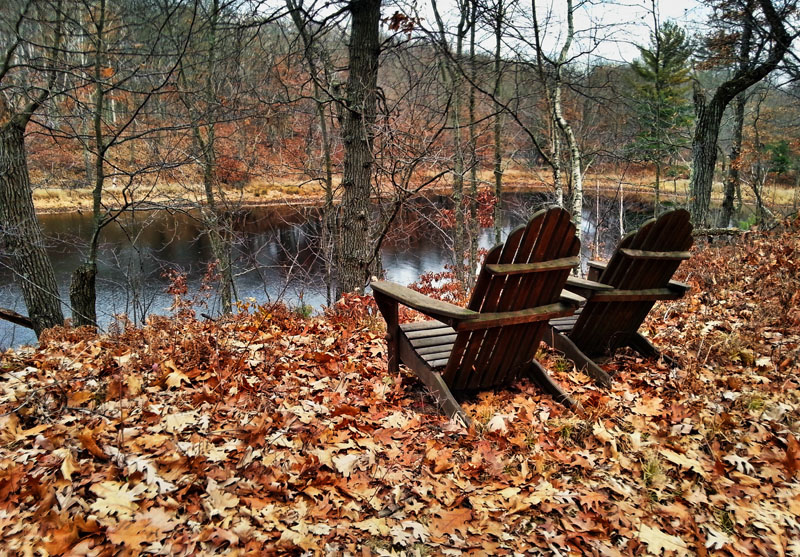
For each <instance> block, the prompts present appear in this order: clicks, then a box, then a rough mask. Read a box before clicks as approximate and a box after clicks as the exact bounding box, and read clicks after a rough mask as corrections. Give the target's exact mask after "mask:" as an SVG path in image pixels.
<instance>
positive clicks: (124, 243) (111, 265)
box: [0, 194, 651, 348]
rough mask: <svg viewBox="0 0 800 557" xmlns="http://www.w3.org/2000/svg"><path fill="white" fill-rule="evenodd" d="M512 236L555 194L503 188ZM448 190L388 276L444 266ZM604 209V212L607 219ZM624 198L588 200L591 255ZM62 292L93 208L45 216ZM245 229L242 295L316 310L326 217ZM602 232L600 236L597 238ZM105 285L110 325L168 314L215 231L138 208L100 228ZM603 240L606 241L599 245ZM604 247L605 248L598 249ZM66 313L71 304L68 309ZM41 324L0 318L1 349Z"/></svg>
mask: <svg viewBox="0 0 800 557" xmlns="http://www.w3.org/2000/svg"><path fill="white" fill-rule="evenodd" d="M503 199H504V209H505V210H504V213H503V218H502V225H503V235H504V237H505V235H507V234H508V232H509V231H510V230H511V229H512V228H513V227H516V226H518V225H520V224H522V223H523V222H525V220H526V219H527V217H528V216H529V215H530V214H532V213H533V212H534V211H536V210H537V209H539V208H541V206H542V204H543V203H544V202H545V201H546V198H545V196H544V195H543V194H509V195H506V196H504V198H503ZM447 201H448V200H447V198H446V197H444V196H433V197H430V198H428V199H423V200H419V201H417V202H416V203H414V204H411V205H410V206H409V207H408V209H407V210H405V211H403V213H402V214H401V215H400V216H399V218H398V220H397V224H396V225H395V227H394V230H393V233H392V235H391V237H389V238H387V240H386V242H385V244H384V247H383V251H382V258H383V266H384V268H385V270H386V277H387V278H388V279H389V280H393V281H395V282H399V283H400V284H410V283H412V282H415V281H416V280H417V279H418V278H419V276H420V275H422V274H424V273H427V272H438V271H442V270H444V268H445V265H447V264H449V263H450V262H451V252H450V248H449V247H448V241H447V238H446V235H445V234H444V233H443V232H442V230H441V229H440V227H439V226H438V219H437V214H438V211H439V210H440V209H441V208H444V207H446V203H447ZM650 211H651V209H650V208H649V207H647V206H646V205H643V204H641V203H635V204H632V205H628V206H626V207H625V210H624V214H623V217H622V219H623V222H624V226H625V230H626V231H629V230H633V229H635V228H636V227H638V226H639V225H640V224H641V223H642V222H643V221H644V220H646V219H647V218H648V217H649V216H650V214H651V213H650ZM598 215H599V217H598ZM619 220H620V210H619V202H618V201H617V200H614V199H606V198H601V199H600V200H596V199H587V201H586V203H585V210H584V223H583V230H584V234H583V237H584V245H583V256H584V258H588V257H594V256H596V254H595V253H594V251H599V254H600V255H601V256H603V255H605V254H606V251H607V250H608V249H613V247H614V246H615V245H616V243H617V242H618V241H619V233H620V225H619ZM40 222H41V224H42V227H43V229H44V232H45V235H46V236H47V239H48V240H47V242H48V251H49V254H50V257H51V260H52V261H53V266H54V268H55V272H56V277H57V280H58V283H59V289H60V292H61V296H62V299H64V300H67V299H68V292H69V281H70V273H71V272H72V271H73V270H74V269H75V268H76V267H77V266H78V265H79V264H80V263H81V261H82V257H83V254H84V250H85V246H86V239H87V238H88V235H89V231H90V228H91V218H90V216H89V215H88V214H80V213H67V214H55V215H42V216H40ZM234 227H235V230H236V244H235V257H236V264H235V266H236V279H235V282H236V294H237V297H238V298H239V299H240V300H248V299H250V298H252V299H255V300H256V301H257V302H259V303H263V302H268V301H276V300H282V301H284V302H286V303H287V304H289V305H290V306H298V305H301V304H307V305H310V306H312V307H313V308H314V309H315V310H319V309H321V308H322V307H323V306H324V305H325V304H326V301H327V295H326V287H325V284H324V282H325V281H324V276H323V266H322V264H321V261H320V259H319V258H318V257H317V256H316V255H315V254H316V253H317V250H316V246H317V239H318V237H319V228H320V225H319V219H318V218H317V216H316V213H315V212H314V211H313V210H312V209H288V208H283V209H280V210H276V209H274V208H269V209H265V208H254V209H247V210H244V211H242V212H241V214H240V215H239V216H238V218H237V219H236V221H235V225H234ZM596 238H597V243H596V242H595V239H596ZM493 240H494V232H493V230H492V229H484V230H482V231H481V237H480V245H481V247H484V248H488V247H491V246H492V245H493V244H494V241H493ZM101 244H102V248H101V254H100V262H99V275H98V283H97V298H98V299H97V315H98V319H99V321H100V325H101V328H104V327H106V326H107V325H108V324H109V323H110V322H111V321H112V320H113V318H114V316H115V315H120V314H126V315H128V317H129V318H130V319H132V320H133V321H135V322H137V323H141V322H142V321H143V320H144V318H145V317H146V315H148V314H151V313H159V314H166V313H169V306H170V304H171V296H170V295H168V294H167V293H166V288H167V286H168V284H169V281H168V279H167V278H165V276H164V275H165V273H166V272H167V271H169V270H171V269H178V270H180V271H182V272H184V273H186V275H187V278H188V282H189V286H190V292H192V291H195V292H196V291H199V290H200V288H201V284H202V277H203V275H204V274H205V272H206V269H207V264H208V262H209V261H210V260H211V259H212V256H211V247H210V243H209V241H208V237H207V236H206V235H205V234H203V232H202V228H201V226H200V223H199V222H198V221H197V220H196V219H195V218H194V217H193V216H192V215H190V214H185V213H168V212H166V211H159V212H153V211H149V212H137V213H134V214H126V215H124V216H123V217H122V218H121V219H120V222H119V223H115V224H111V225H109V226H107V227H106V228H105V229H104V231H103V233H102V235H101ZM598 244H599V245H598ZM598 248H599V249H598ZM206 304H207V306H206V307H201V308H199V311H202V312H204V313H207V314H211V315H216V313H217V312H218V311H219V301H218V300H217V299H216V297H215V295H214V292H213V291H212V292H210V294H209V296H208V298H207V300H206ZM0 307H5V308H10V309H12V310H15V311H18V312H19V313H22V314H26V313H27V311H26V309H25V306H24V303H23V301H22V296H21V293H20V291H19V289H18V287H17V286H16V284H14V280H13V275H12V274H11V272H10V271H9V269H8V261H7V260H5V259H4V258H2V257H0ZM64 313H65V315H69V308H68V307H66V306H65V307H64ZM35 340H36V338H35V336H34V335H33V332H32V331H30V330H28V329H25V328H22V327H17V326H15V325H13V324H11V323H9V322H7V321H2V320H0V348H6V347H9V346H15V345H19V344H25V343H32V342H35Z"/></svg>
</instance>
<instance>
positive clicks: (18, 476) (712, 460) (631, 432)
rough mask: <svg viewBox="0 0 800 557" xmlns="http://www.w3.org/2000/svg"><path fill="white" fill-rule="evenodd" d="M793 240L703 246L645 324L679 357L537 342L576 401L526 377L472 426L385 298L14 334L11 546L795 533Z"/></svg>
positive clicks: (264, 547)
mask: <svg viewBox="0 0 800 557" xmlns="http://www.w3.org/2000/svg"><path fill="white" fill-rule="evenodd" d="M799 256H800V232H799V231H798V226H797V223H794V224H793V225H791V226H787V227H786V228H785V229H784V230H782V231H781V232H777V233H773V234H770V235H751V236H749V237H747V238H745V239H743V240H741V241H740V242H738V243H737V244H735V245H730V246H721V247H720V246H716V245H711V246H706V247H703V248H702V249H697V250H695V253H694V256H693V258H692V260H691V261H689V262H688V264H686V267H685V268H684V269H683V270H682V272H683V277H684V279H685V280H688V281H689V282H690V283H691V284H692V285H693V290H692V292H691V294H690V295H689V296H687V298H685V299H684V300H681V301H679V302H676V303H671V304H669V305H659V306H656V308H655V309H654V310H653V312H651V316H650V318H649V320H648V321H647V322H646V324H645V326H644V330H646V332H647V333H648V334H649V336H651V337H652V338H653V339H654V342H655V343H656V344H657V345H659V346H660V347H661V348H662V349H664V351H665V352H667V353H669V354H671V355H673V356H674V357H675V358H676V360H677V365H676V366H675V367H674V368H670V367H669V366H667V365H666V364H664V363H663V362H658V361H654V360H647V359H642V358H639V357H638V356H636V355H635V354H632V353H624V352H623V353H621V354H618V355H617V356H616V357H615V358H613V359H612V360H610V361H609V362H608V364H607V365H606V369H607V370H609V371H610V372H612V373H615V374H616V381H615V384H614V387H613V388H612V389H610V390H604V389H600V388H597V387H596V386H594V385H593V384H592V383H591V382H590V380H589V379H588V378H587V377H586V376H585V375H583V374H581V373H579V372H577V371H575V370H574V369H573V366H572V365H571V364H570V363H569V362H568V361H566V360H564V359H562V358H560V357H559V355H558V354H555V353H542V354H541V357H542V360H543V361H544V363H545V365H546V367H548V368H549V369H550V370H552V372H553V375H554V376H555V377H556V378H557V379H558V380H559V381H560V382H561V383H562V384H563V385H564V386H565V387H566V388H567V389H568V390H570V391H571V392H572V394H574V396H575V397H576V398H578V399H579V400H580V401H581V403H582V405H583V407H584V409H585V411H584V412H583V413H581V414H575V413H573V412H571V411H568V410H566V409H564V408H563V407H561V406H560V405H558V404H557V403H555V402H553V400H552V399H551V398H550V397H548V396H546V395H543V394H542V393H541V391H539V390H538V388H537V387H536V386H535V385H532V384H531V383H529V382H528V381H527V380H524V379H522V380H520V381H518V382H517V383H516V384H515V385H513V386H512V387H511V388H509V389H507V390H503V391H499V392H495V393H483V394H481V395H479V396H477V397H476V398H474V399H471V400H467V401H465V402H464V408H465V410H466V411H467V412H468V413H469V414H470V415H471V416H473V418H474V419H475V425H474V427H473V428H471V429H469V430H467V429H464V428H462V427H460V426H458V425H456V424H453V423H450V422H448V421H447V420H446V419H444V418H443V417H441V416H440V415H439V414H438V413H437V412H436V409H435V407H434V406H433V405H432V402H431V400H430V398H429V397H428V396H427V394H426V393H425V392H424V391H423V390H421V388H420V387H419V382H418V381H417V380H416V379H415V378H414V377H413V376H410V375H408V374H405V373H402V374H401V375H399V376H389V375H387V373H386V358H385V350H386V348H385V341H384V340H383V332H382V330H381V327H382V321H381V320H380V318H377V317H376V316H375V315H374V314H373V312H372V311H371V310H370V307H371V306H370V300H369V299H368V298H357V297H351V298H349V299H347V300H346V301H344V302H341V303H340V304H339V306H338V308H337V309H338V312H331V313H330V314H328V315H326V316H325V317H320V318H314V319H308V320H305V319H301V318H298V317H297V316H296V315H294V314H292V313H290V312H288V311H287V310H286V309H284V308H281V307H272V308H249V309H248V308H243V309H244V311H242V313H240V314H239V315H238V316H237V317H235V318H232V319H231V320H229V321H219V322H210V321H199V320H196V319H194V318H193V317H192V316H191V315H190V314H189V313H187V312H182V313H181V316H180V317H176V318H175V319H166V318H155V319H153V320H152V321H151V322H150V324H149V325H148V326H147V327H146V328H144V329H141V330H135V329H132V330H126V331H121V332H119V333H117V334H115V335H109V336H103V337H97V336H94V335H93V334H90V333H87V332H84V331H81V330H77V331H76V330H68V329H65V330H60V331H53V332H52V333H51V334H50V335H49V336H48V337H47V338H45V339H44V340H43V341H42V342H41V346H40V347H39V348H36V349H21V350H18V351H16V352H12V351H9V352H7V353H5V354H3V355H2V357H1V359H0V376H1V377H2V379H1V380H0V413H1V414H2V417H0V535H2V538H3V544H2V547H0V552H3V551H7V552H8V553H9V554H25V553H27V554H34V553H36V552H38V554H41V555H60V554H65V555H114V554H120V555H137V554H141V553H147V554H155V555H195V554H223V553H225V554H227V553H234V554H242V555H246V554H252V555H260V554H271V553H289V554H300V553H307V554H351V555H355V554H361V555H370V554H376V555H393V554H396V555H403V554H409V555H420V554H421V555H431V554H433V555H458V554H461V553H466V554H474V555H483V554H495V555H502V554H509V555H510V554H513V553H515V552H516V553H537V552H542V553H560V554H584V553H590V554H591V553H593V554H603V555H616V554H631V553H633V554H643V553H650V554H654V555H660V554H662V553H668V554H669V553H671V554H679V555H683V554H687V553H694V554H699V555H706V554H711V553H717V552H718V553H729V554H735V555H746V554H755V553H762V554H765V555H781V554H789V555H791V554H800V543H798V539H800V522H799V521H798V518H797V517H798V516H799V515H800V474H799V473H798V470H800V448H798V442H797V439H798V436H799V435H800V422H799V420H800V418H799V417H798V408H799V407H800V390H799V389H798V377H797V372H798V359H799V358H798V349H799V348H800V336H799V335H798V333H799V329H800V327H798V321H800V299H798V296H799V295H798V294H797V292H798V288H797V286H798V279H799V278H800V272H799V271H798V269H800V260H799ZM3 547H4V548H5V549H2V548H3Z"/></svg>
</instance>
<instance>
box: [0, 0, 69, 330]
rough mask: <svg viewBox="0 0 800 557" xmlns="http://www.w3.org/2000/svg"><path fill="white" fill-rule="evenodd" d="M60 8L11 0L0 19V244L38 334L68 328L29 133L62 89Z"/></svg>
mask: <svg viewBox="0 0 800 557" xmlns="http://www.w3.org/2000/svg"><path fill="white" fill-rule="evenodd" d="M62 8H63V5H62V2H61V1H60V0H57V1H55V2H51V1H48V0H25V1H16V0H8V2H7V3H6V5H5V6H4V8H3V11H2V16H0V46H1V47H2V52H1V54H0V56H2V62H0V64H2V65H0V239H1V240H2V245H3V248H4V250H5V251H6V252H7V253H8V254H9V256H10V259H11V266H12V267H13V269H14V274H15V277H16V278H17V282H18V284H19V286H20V289H21V290H22V295H23V297H24V299H25V305H26V307H27V308H28V316H29V318H30V321H31V325H32V327H33V329H34V331H35V332H36V335H37V336H38V335H40V334H41V332H42V331H43V330H44V329H47V328H49V327H53V326H55V325H60V324H61V323H63V321H64V316H63V313H62V311H61V299H60V298H59V293H58V286H57V284H56V279H55V274H54V272H53V267H52V265H51V263H50V260H49V259H48V257H47V252H46V251H45V246H44V240H43V237H42V232H41V229H40V228H39V222H38V221H37V219H36V213H35V210H34V207H33V196H32V192H31V184H30V177H29V175H28V164H27V157H26V150H25V132H26V129H27V127H28V124H29V123H30V121H31V118H32V117H33V116H34V114H35V113H36V112H37V111H38V110H39V109H40V107H41V106H42V105H43V103H45V102H46V101H47V100H48V99H49V98H50V97H51V96H52V95H53V94H54V92H55V90H56V84H57V79H58V77H59V69H60V65H61V61H62V58H63V50H62V47H63V36H64V11H63V9H62Z"/></svg>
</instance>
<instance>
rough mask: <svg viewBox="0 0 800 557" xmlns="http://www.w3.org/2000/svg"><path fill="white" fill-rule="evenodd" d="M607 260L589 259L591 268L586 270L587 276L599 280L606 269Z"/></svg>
mask: <svg viewBox="0 0 800 557" xmlns="http://www.w3.org/2000/svg"><path fill="white" fill-rule="evenodd" d="M606 265H608V263H607V262H606V261H596V260H595V261H589V270H588V271H587V272H586V278H587V279H589V280H598V279H599V278H600V275H601V274H603V271H605V270H606Z"/></svg>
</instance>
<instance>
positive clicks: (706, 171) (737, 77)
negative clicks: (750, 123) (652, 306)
mask: <svg viewBox="0 0 800 557" xmlns="http://www.w3.org/2000/svg"><path fill="white" fill-rule="evenodd" d="M755 4H758V6H760V7H761V11H762V12H763V15H764V17H765V19H766V21H767V24H768V25H769V31H770V41H771V44H770V45H769V54H768V55H767V57H766V58H765V59H764V60H763V61H762V62H761V63H759V64H757V65H753V64H747V66H746V67H740V68H739V69H738V70H737V71H736V73H735V74H734V75H733V77H732V78H731V79H729V80H728V81H725V82H724V83H723V84H722V85H720V86H719V87H718V88H717V90H716V91H715V93H714V96H713V97H712V99H711V101H709V102H708V103H706V100H705V96H704V95H703V93H702V91H700V88H699V86H695V91H694V99H695V112H696V114H697V121H696V123H695V132H694V138H693V140H692V163H693V165H692V176H691V179H690V183H689V189H690V199H689V211H690V212H691V214H692V223H693V224H694V225H695V226H696V227H700V228H706V227H707V226H708V225H709V212H710V206H711V188H712V184H713V182H714V166H715V165H716V162H717V139H718V138H719V128H720V122H721V120H722V113H723V112H724V111H725V107H726V106H728V103H730V102H731V101H732V100H733V99H734V98H735V97H736V96H737V95H738V94H739V93H742V92H744V91H746V90H747V88H748V87H750V86H751V85H755V84H756V83H758V82H759V81H761V80H762V79H764V78H765V77H766V76H767V75H769V73H770V72H771V71H772V70H774V69H775V68H777V67H778V64H779V63H780V61H781V60H782V59H783V57H784V55H785V54H786V52H787V51H788V50H789V48H790V47H791V44H792V37H791V36H790V35H789V33H788V32H787V30H786V27H785V24H784V20H783V19H782V16H781V15H780V14H778V12H777V11H776V10H775V6H774V5H773V4H772V1H771V0H757V2H754V3H753V7H755ZM746 21H751V20H749V19H747V20H746Z"/></svg>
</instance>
